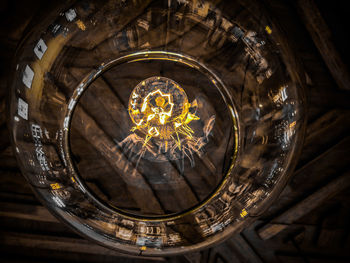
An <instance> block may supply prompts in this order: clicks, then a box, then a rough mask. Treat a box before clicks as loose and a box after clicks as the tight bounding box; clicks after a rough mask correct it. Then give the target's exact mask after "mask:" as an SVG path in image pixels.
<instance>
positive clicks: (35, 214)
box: [0, 202, 58, 223]
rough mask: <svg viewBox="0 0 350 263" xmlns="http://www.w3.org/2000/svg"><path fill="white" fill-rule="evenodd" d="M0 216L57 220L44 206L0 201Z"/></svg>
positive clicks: (43, 220) (44, 220)
mask: <svg viewBox="0 0 350 263" xmlns="http://www.w3.org/2000/svg"><path fill="white" fill-rule="evenodd" d="M0 216H1V217H9V218H16V219H27V220H34V221H40V222H51V223H58V220H57V219H56V218H55V217H54V216H53V215H52V214H51V213H50V212H49V211H48V210H47V209H46V208H45V207H44V206H40V205H31V204H23V203H14V202H0Z"/></svg>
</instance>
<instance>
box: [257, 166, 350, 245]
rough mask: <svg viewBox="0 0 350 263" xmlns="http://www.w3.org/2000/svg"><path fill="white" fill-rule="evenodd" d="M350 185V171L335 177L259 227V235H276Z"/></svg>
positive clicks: (267, 237)
mask: <svg viewBox="0 0 350 263" xmlns="http://www.w3.org/2000/svg"><path fill="white" fill-rule="evenodd" d="M349 186H350V171H348V172H346V173H344V174H343V175H341V176H339V177H338V178H336V179H334V180H333V181H331V182H330V183H328V184H327V185H325V186H323V187H322V188H320V189H319V190H317V191H316V192H315V193H313V194H311V195H309V196H308V197H307V198H305V199H304V200H302V201H301V202H299V203H298V204H296V205H295V206H293V207H292V208H290V209H288V210H287V211H285V212H284V213H282V214H281V215H280V216H277V217H276V218H274V219H273V220H272V221H271V222H270V223H268V224H266V225H264V226H263V227H261V228H260V229H258V235H259V237H260V238H261V239H263V240H266V239H270V238H272V237H274V236H275V235H277V234H278V233H280V232H281V231H283V230H284V229H286V228H287V227H288V226H289V224H292V223H293V222H295V221H296V220H298V219H300V218H302V217H303V216H305V215H306V214H308V213H309V212H310V211H312V210H313V209H315V208H317V207H318V206H320V205H321V204H322V203H323V202H324V201H326V200H327V199H328V198H330V197H331V196H333V195H335V194H336V193H339V192H341V191H343V190H345V189H346V188H347V187H349Z"/></svg>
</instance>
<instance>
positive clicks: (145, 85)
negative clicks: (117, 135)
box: [128, 77, 199, 148]
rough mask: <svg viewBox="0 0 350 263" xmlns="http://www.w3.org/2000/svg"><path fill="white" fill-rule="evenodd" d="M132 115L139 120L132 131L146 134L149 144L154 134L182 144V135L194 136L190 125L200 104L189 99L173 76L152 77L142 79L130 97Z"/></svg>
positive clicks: (146, 140)
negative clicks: (190, 101) (191, 102)
mask: <svg viewBox="0 0 350 263" xmlns="http://www.w3.org/2000/svg"><path fill="white" fill-rule="evenodd" d="M128 108H129V109H128V110H129V115H130V117H131V119H132V121H133V123H134V124H135V126H134V127H133V128H132V129H131V131H136V130H138V131H140V132H141V133H143V134H144V136H145V141H144V143H145V145H146V144H147V143H148V141H149V140H150V139H151V138H155V139H157V140H160V141H163V142H164V143H165V144H168V143H169V141H170V142H171V141H173V142H174V143H177V144H179V145H178V146H179V147H180V148H181V142H180V137H183V136H185V137H192V135H193V133H194V131H193V130H192V129H191V128H190V127H189V126H188V124H189V123H190V122H191V121H193V120H198V119H199V117H198V116H196V115H195V111H196V108H197V105H191V104H190V103H189V102H188V98H187V95H186V93H185V91H184V90H183V89H182V88H181V87H180V86H179V85H178V84H177V83H176V82H175V81H173V80H171V79H168V78H164V77H151V78H148V79H146V80H144V81H142V82H141V83H139V84H138V85H137V86H136V87H135V89H134V90H133V92H132V93H131V96H130V99H129V107H128Z"/></svg>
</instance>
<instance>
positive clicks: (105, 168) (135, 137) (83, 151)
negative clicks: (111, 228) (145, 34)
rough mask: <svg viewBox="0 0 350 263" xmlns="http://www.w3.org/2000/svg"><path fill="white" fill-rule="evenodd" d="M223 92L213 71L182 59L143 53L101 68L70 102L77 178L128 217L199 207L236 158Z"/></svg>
mask: <svg viewBox="0 0 350 263" xmlns="http://www.w3.org/2000/svg"><path fill="white" fill-rule="evenodd" d="M183 76H186V78H182V77H183ZM183 79H186V81H184V80H183ZM82 88H83V89H84V90H83V91H84V92H82ZM225 94H226V93H225V88H224V87H223V86H222V84H221V82H220V80H219V79H218V78H217V77H216V76H215V75H214V74H213V73H211V71H209V70H207V69H206V68H204V67H203V66H201V65H200V63H198V62H196V61H193V60H191V59H187V58H185V57H183V56H181V55H177V54H170V53H167V54H162V53H159V52H158V53H157V52H145V53H144V54H143V55H140V56H137V57H134V56H129V57H128V56H126V59H124V60H122V62H120V61H119V62H118V63H109V64H108V65H104V66H103V67H101V68H100V69H99V70H98V71H97V72H95V75H94V76H93V77H92V75H90V76H89V77H88V78H87V79H86V81H85V82H84V81H83V82H82V84H80V85H79V87H78V88H77V90H76V92H75V95H76V98H74V95H73V97H72V98H74V102H75V107H74V111H73V113H72V114H71V115H70V127H69V131H70V133H69V148H70V149H69V150H70V152H71V161H72V164H73V166H74V167H75V169H74V170H75V173H76V176H77V179H78V180H79V181H80V182H81V183H82V185H84V187H85V188H86V190H87V191H88V192H89V193H90V194H92V195H93V196H94V197H95V198H97V199H98V200H99V201H100V202H101V203H103V204H104V205H106V206H108V207H110V208H112V209H114V210H116V211H119V212H122V213H126V214H127V215H129V216H136V217H142V218H147V217H164V216H166V217H167V216H174V215H178V214H182V213H185V212H188V211H191V210H192V209H195V208H196V207H198V206H201V205H202V204H203V203H205V202H206V201H207V200H209V199H210V198H211V197H212V196H213V195H215V193H216V191H217V190H218V189H219V188H220V185H222V183H223V180H224V179H225V177H226V175H227V174H228V172H229V171H230V168H232V165H233V163H234V156H235V154H236V149H237V128H236V122H237V121H236V119H235V114H234V110H233V109H234V108H233V105H232V102H231V100H230V98H229V97H228V96H226V95H225ZM230 102H231V103H230ZM84 114H85V115H88V116H90V117H89V118H90V119H89V121H88V122H87V121H86V120H87V119H86V118H82V115H84ZM91 118H92V120H91ZM83 134H84V136H83ZM96 141H98V142H99V143H98V144H96V143H92V142H96ZM174 197H175V198H174ZM175 200H176V201H175ZM179 200H180V201H179Z"/></svg>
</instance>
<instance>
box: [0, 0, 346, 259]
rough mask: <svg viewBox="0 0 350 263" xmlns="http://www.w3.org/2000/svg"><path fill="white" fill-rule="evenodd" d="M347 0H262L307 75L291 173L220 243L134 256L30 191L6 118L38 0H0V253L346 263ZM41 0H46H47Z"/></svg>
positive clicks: (0, 256) (6, 256)
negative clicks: (104, 243) (257, 212)
mask: <svg viewBox="0 0 350 263" xmlns="http://www.w3.org/2000/svg"><path fill="white" fill-rule="evenodd" d="M345 2H346V1H319V0H299V1H292V0H290V1H287V0H286V1H280V0H265V1H263V3H264V4H265V5H267V8H268V9H269V10H271V12H272V14H273V15H274V16H276V17H277V19H278V21H279V23H280V24H281V26H282V28H283V29H284V30H285V31H286V33H287V35H288V37H289V39H288V41H290V44H291V46H292V47H293V48H294V50H295V51H296V53H297V54H298V56H299V58H300V60H301V62H302V64H303V66H304V68H305V72H306V73H305V74H306V77H307V82H308V87H307V98H308V126H307V135H306V140H305V143H304V148H303V151H302V154H301V156H300V159H299V163H298V165H297V168H296V170H295V172H294V175H293V177H292V179H291V181H290V183H289V184H288V186H287V187H286V188H285V190H284V191H283V193H282V194H281V196H280V198H278V200H276V202H275V203H274V204H273V205H272V206H271V207H270V208H269V209H268V211H266V212H265V213H264V214H263V215H262V216H261V217H260V218H259V219H258V220H257V221H256V223H255V224H254V225H252V226H251V227H249V228H248V229H246V230H244V231H243V232H242V233H241V234H240V235H238V236H235V237H232V238H231V239H230V240H228V241H226V242H225V243H223V244H221V245H219V246H216V247H213V248H210V249H207V250H204V251H202V252H198V253H194V254H189V255H185V256H178V257H173V258H158V259H155V258H154V259H153V258H150V259H147V260H146V259H144V258H132V257H126V256H123V255H120V254H118V253H117V252H114V251H110V250H107V249H105V248H102V247H100V246H98V245H95V244H93V243H91V242H89V241H87V240H84V239H82V238H81V237H79V236H78V235H76V234H75V233H73V232H71V231H70V230H69V229H68V228H67V227H66V226H64V225H63V224H61V223H60V222H58V221H57V220H56V219H55V218H54V217H53V216H51V215H50V213H49V212H48V211H47V210H46V209H45V208H44V207H43V206H42V205H41V204H40V203H39V202H38V201H37V200H36V198H35V196H34V195H33V193H32V191H31V189H30V187H29V185H28V183H27V182H26V181H25V179H24V178H23V176H22V175H21V173H20V171H19V169H18V167H17V164H16V160H15V157H14V155H13V152H12V148H11V145H10V140H9V132H8V127H7V126H6V101H7V95H8V94H7V91H8V86H7V81H8V75H9V74H10V72H9V71H10V66H9V65H10V63H11V59H12V57H13V55H14V52H15V49H16V45H17V44H18V41H19V40H20V38H21V37H22V35H23V33H24V31H25V28H26V26H27V25H28V23H30V21H31V19H32V18H33V17H35V13H36V12H37V11H38V10H40V7H41V5H43V4H45V1H39V0H35V1H30V2H29V1H24V0H22V1H1V3H0V21H1V22H0V23H1V24H0V26H1V30H0V37H1V41H0V56H1V61H0V261H1V262H49V261H50V262H78V261H79V262H80V261H81V262H148V260H149V261H153V260H156V261H168V262H193V263H207V262H210V263H213V262H216V263H225V262H350V252H349V251H350V224H349V223H350V199H349V196H350V179H349V178H350V169H349V163H350V158H349V149H350V137H349V134H350V133H349V131H350V114H349V113H350V100H349V99H350V96H349V94H350V75H349V68H348V65H347V64H348V63H347V61H348V59H349V51H348V50H347V49H348V47H349V40H347V38H348V34H349V32H348V28H347V27H346V24H345V22H346V21H347V20H348V17H347V16H349V14H348V13H347V11H346V8H345V4H344V3H345ZM46 4H47V3H46Z"/></svg>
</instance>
